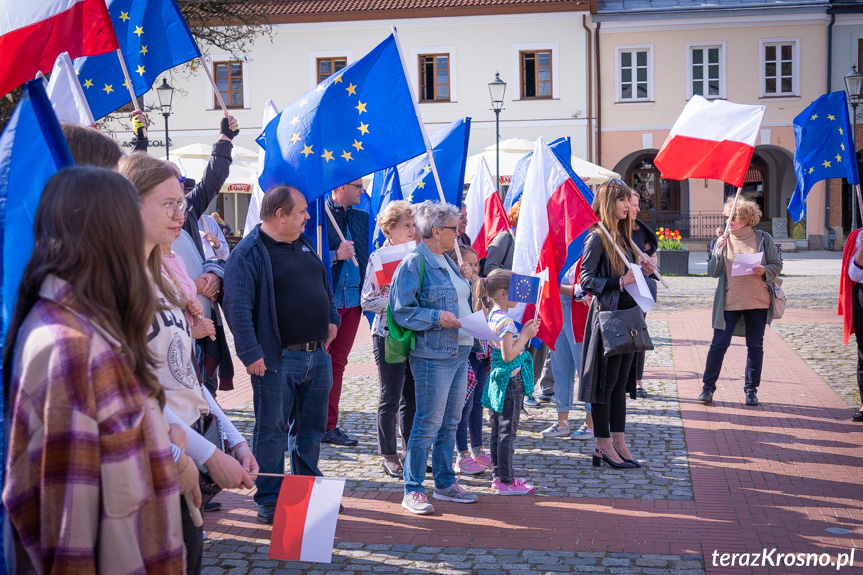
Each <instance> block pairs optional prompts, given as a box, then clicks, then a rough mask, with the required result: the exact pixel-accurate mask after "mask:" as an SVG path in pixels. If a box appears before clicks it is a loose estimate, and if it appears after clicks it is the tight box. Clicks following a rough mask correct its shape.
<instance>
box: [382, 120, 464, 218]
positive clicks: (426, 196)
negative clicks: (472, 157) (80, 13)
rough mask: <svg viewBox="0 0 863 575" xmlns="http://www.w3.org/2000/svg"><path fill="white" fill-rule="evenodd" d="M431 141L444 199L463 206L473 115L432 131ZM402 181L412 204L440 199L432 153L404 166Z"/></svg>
mask: <svg viewBox="0 0 863 575" xmlns="http://www.w3.org/2000/svg"><path fill="white" fill-rule="evenodd" d="M430 140H431V146H432V154H433V156H434V161H435V167H436V168H437V171H438V176H439V177H440V185H441V188H442V189H443V195H444V198H446V201H447V203H448V204H452V205H454V206H458V207H461V202H462V195H463V193H464V171H465V166H466V164H467V145H468V141H469V140H470V118H459V119H458V120H456V121H455V122H452V123H451V124H449V125H447V126H444V127H443V128H441V129H440V130H438V131H437V132H435V133H434V134H432V135H431V138H430ZM375 177H377V175H375ZM399 180H400V181H401V186H402V196H403V197H404V199H406V200H407V201H409V202H411V203H412V204H418V203H420V202H424V201H426V200H432V201H435V202H437V201H440V192H438V189H437V184H436V183H435V180H434V174H433V173H432V171H431V163H429V161H428V154H423V155H422V156H419V157H417V158H414V159H412V160H410V161H408V162H405V163H404V164H402V165H400V166H399Z"/></svg>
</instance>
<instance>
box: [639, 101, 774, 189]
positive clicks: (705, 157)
mask: <svg viewBox="0 0 863 575" xmlns="http://www.w3.org/2000/svg"><path fill="white" fill-rule="evenodd" d="M766 109H767V108H766V107H765V106H748V105H745V104H735V103H734V102H728V101H726V100H714V101H712V102H710V101H708V100H706V99H704V98H702V97H701V96H693V97H692V99H691V100H689V102H688V103H687V104H686V106H685V107H684V108H683V112H681V114H680V117H679V118H678V119H677V121H676V122H675V123H674V126H673V127H672V128H671V133H670V134H668V138H667V139H666V140H665V143H664V144H662V149H661V150H659V153H658V154H657V155H656V159H655V160H654V163H655V164H656V166H657V167H658V168H659V170H660V172H662V177H663V178H668V179H671V180H686V179H688V178H708V179H714V180H722V181H723V182H725V183H726V184H730V185H732V186H735V187H738V188H739V187H740V186H742V185H743V181H744V180H745V179H746V170H747V169H748V168H749V162H750V161H751V160H752V154H753V153H754V152H755V143H756V141H757V138H758V134H759V132H760V130H761V122H762V120H763V119H764V112H765V110H766Z"/></svg>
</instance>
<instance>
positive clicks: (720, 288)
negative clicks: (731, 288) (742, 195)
mask: <svg viewBox="0 0 863 575" xmlns="http://www.w3.org/2000/svg"><path fill="white" fill-rule="evenodd" d="M755 238H756V245H757V246H758V251H759V252H764V256H763V257H762V258H761V265H763V266H764V275H762V276H761V279H763V280H764V281H765V282H767V288H768V291H769V292H770V307H769V308H768V309H767V325H770V323H771V322H772V321H773V298H774V293H773V280H775V279H776V276H778V275H779V274H780V272H782V255H781V254H780V253H779V250H778V249H776V244H775V243H774V242H773V237H772V236H771V235H770V234H768V233H767V232H762V231H761V230H755ZM726 245H727V244H726ZM725 249H726V248H725V247H723V248H722V249H721V250H719V251H718V252H717V251H716V250H714V251H713V253H711V254H710V261H708V262H707V273H708V274H710V275H711V276H712V277H715V278H719V283H717V284H716V294H715V295H714V296H713V329H723V330H724V329H725V292H726V290H727V289H728V278H727V277H725ZM745 334H746V322H745V321H744V319H743V317H741V318H740V319H739V320H738V321H737V325H736V326H735V327H734V335H736V336H740V337H743V336H744V335H745Z"/></svg>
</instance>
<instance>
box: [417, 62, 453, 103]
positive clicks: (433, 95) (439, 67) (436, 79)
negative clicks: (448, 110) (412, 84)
mask: <svg viewBox="0 0 863 575" xmlns="http://www.w3.org/2000/svg"><path fill="white" fill-rule="evenodd" d="M449 70H450V68H449V54H420V55H419V85H420V102H449V101H450V89H449V84H450V80H449Z"/></svg>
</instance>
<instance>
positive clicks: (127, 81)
mask: <svg viewBox="0 0 863 575" xmlns="http://www.w3.org/2000/svg"><path fill="white" fill-rule="evenodd" d="M123 87H124V88H126V89H127V90H128V89H129V80H123Z"/></svg>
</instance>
